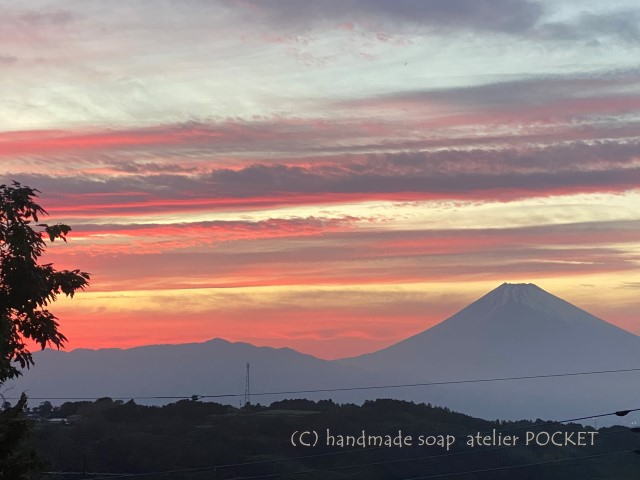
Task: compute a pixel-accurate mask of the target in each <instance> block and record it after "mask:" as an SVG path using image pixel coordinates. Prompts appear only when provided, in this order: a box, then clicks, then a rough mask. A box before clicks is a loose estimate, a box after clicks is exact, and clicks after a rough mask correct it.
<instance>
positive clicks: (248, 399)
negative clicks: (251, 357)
mask: <svg viewBox="0 0 640 480" xmlns="http://www.w3.org/2000/svg"><path fill="white" fill-rule="evenodd" d="M244 404H245V406H247V405H250V404H251V364H249V363H247V375H246V381H245V385H244Z"/></svg>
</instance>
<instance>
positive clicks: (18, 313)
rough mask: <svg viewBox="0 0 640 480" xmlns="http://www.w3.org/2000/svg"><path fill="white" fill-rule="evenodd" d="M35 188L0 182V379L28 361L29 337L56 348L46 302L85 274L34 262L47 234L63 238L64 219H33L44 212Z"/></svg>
mask: <svg viewBox="0 0 640 480" xmlns="http://www.w3.org/2000/svg"><path fill="white" fill-rule="evenodd" d="M38 193H39V191H38V190H36V189H33V188H30V187H27V186H23V185H21V184H20V183H17V182H13V183H12V184H11V185H0V383H3V382H4V381H6V380H8V379H11V378H15V377H17V376H19V375H20V369H24V368H29V367H30V366H31V365H33V363H34V362H33V358H32V355H31V352H30V350H29V346H28V345H29V343H35V344H37V345H38V346H40V347H41V348H42V349H44V348H45V347H47V346H52V347H56V348H60V347H62V346H63V345H64V343H65V341H66V340H67V339H66V337H65V336H64V335H63V334H62V333H61V332H60V331H59V329H58V327H59V324H58V319H57V317H56V316H55V315H54V314H53V313H51V312H50V311H49V309H48V306H49V305H50V304H51V303H52V302H54V301H55V300H56V298H57V297H58V296H59V295H66V296H69V297H72V296H73V295H74V293H75V292H77V291H78V290H82V289H84V288H86V287H87V285H88V282H89V274H88V273H86V272H82V271H80V270H56V269H55V268H54V266H53V264H51V263H45V264H40V263H39V260H40V257H41V256H42V255H43V254H44V253H45V249H46V246H47V240H48V241H50V242H54V241H55V240H58V239H60V240H63V241H65V242H66V240H67V238H66V237H67V234H68V233H69V232H70V231H71V228H70V227H69V226H67V225H62V224H56V225H47V224H42V223H38V222H40V218H41V217H43V216H45V215H47V212H46V210H45V209H44V208H42V207H41V206H40V205H39V204H38V203H37V202H36V200H37V197H38Z"/></svg>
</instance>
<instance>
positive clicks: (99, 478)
mask: <svg viewBox="0 0 640 480" xmlns="http://www.w3.org/2000/svg"><path fill="white" fill-rule="evenodd" d="M638 411H640V407H639V408H632V409H628V410H617V411H614V412H609V413H601V414H596V415H589V416H585V417H580V418H577V419H576V418H571V419H565V420H554V421H551V422H544V423H541V424H537V425H528V426H525V427H520V428H515V429H499V430H496V432H500V433H504V432H510V433H515V432H519V431H523V430H528V429H530V428H539V427H543V426H546V425H548V423H571V422H574V421H577V420H589V419H593V418H602V417H608V416H618V417H623V416H626V415H628V414H630V413H632V412H638ZM626 431H629V429H625V430H619V431H616V432H609V434H613V433H622V432H626ZM633 431H635V430H633ZM485 433H488V432H485ZM506 448H517V447H496V448H489V449H482V450H465V451H462V452H452V453H445V454H439V455H431V456H428V457H420V458H419V459H421V460H428V459H433V458H442V457H451V456H457V455H468V454H472V453H478V452H480V451H482V452H488V451H495V450H504V449H506ZM375 450H386V447H373V448H361V449H351V450H341V451H337V452H324V453H319V454H312V455H303V456H298V457H293V458H287V459H272V460H256V461H251V462H241V463H229V464H220V465H209V466H202V467H191V468H183V469H173V470H162V471H156V472H144V473H112V474H104V473H100V474H93V475H101V476H97V477H96V476H92V477H88V478H91V479H92V480H109V479H112V478H144V477H151V476H160V475H170V474H174V473H205V472H211V471H217V470H224V469H228V468H235V467H244V466H256V465H265V464H271V463H280V462H283V461H298V460H308V459H311V458H320V457H329V456H335V455H344V454H348V453H357V452H371V451H375ZM412 460H418V458H414V459H412ZM399 461H402V460H401V459H398V460H391V461H387V462H385V461H379V462H373V463H368V464H360V465H357V466H352V465H350V466H348V467H346V466H345V467H342V468H356V467H365V466H373V465H380V464H385V463H396V462H399ZM334 469H335V468H334ZM318 471H321V470H318V469H315V470H305V471H300V472H291V473H286V474H283V473H278V474H266V475H263V476H255V477H241V478H270V477H273V476H291V475H300V474H305V473H311V472H318ZM44 474H45V475H50V476H51V475H59V474H61V473H60V472H44ZM66 474H67V475H69V474H78V475H80V474H83V473H81V472H66Z"/></svg>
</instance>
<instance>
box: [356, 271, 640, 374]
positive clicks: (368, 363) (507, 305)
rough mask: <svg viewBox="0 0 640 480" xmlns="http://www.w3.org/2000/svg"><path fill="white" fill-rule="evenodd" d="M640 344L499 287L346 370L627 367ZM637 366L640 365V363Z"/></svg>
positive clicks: (565, 305) (530, 294)
mask: <svg viewBox="0 0 640 480" xmlns="http://www.w3.org/2000/svg"><path fill="white" fill-rule="evenodd" d="M639 352H640V338H638V337H637V336H636V335H633V334H631V333H629V332H626V331H625V330H622V329H620V328H618V327H616V326H614V325H611V324H610V323H607V322H605V321H603V320H600V319H599V318H597V317H595V316H593V315H591V314H590V313H588V312H586V311H584V310H582V309H580V308H578V307H576V306H574V305H572V304H570V303H569V302H566V301H564V300H562V299H560V298H558V297H556V296H555V295H552V294H550V293H548V292H546V291H545V290H543V289H542V288H540V287H538V286H537V285H534V284H531V283H520V284H510V283H504V284H502V285H500V286H499V287H498V288H496V289H494V290H492V291H491V292H489V293H487V294H486V295H484V296H483V297H481V298H479V299H478V300H476V301H475V302H473V303H471V304H470V305H468V306H467V307H465V308H463V309H462V310H460V311H459V312H458V313H456V314H455V315H453V316H451V317H449V318H448V319H446V320H445V321H443V322H441V323H439V324H438V325H435V326H434V327H432V328H429V329H428V330H425V331H423V332H421V333H418V334H417V335H414V336H412V337H410V338H407V339H405V340H403V341H401V342H399V343H397V344H395V345H392V346H390V347H388V348H386V349H383V350H379V351H377V352H374V353H371V354H368V355H363V356H360V357H357V358H353V359H348V360H345V361H346V362H347V363H350V364H355V365H360V366H365V367H367V368H374V369H375V370H377V371H380V370H386V369H388V368H390V367H391V366H392V365H394V364H396V365H398V364H401V365H404V366H406V365H412V364H413V365H423V366H425V365H433V364H439V365H440V369H441V371H442V372H446V373H454V372H455V373H458V372H459V373H462V372H463V371H468V370H469V369H470V368H472V367H473V368H474V369H476V370H478V369H480V368H482V369H483V370H485V371H486V373H489V374H490V373H517V374H523V373H532V372H540V371H541V370H544V369H545V368H546V369H547V371H558V369H561V370H567V369H571V368H572V367H573V368H577V369H582V370H584V368H586V367H594V368H600V369H605V368H624V366H628V360H629V357H630V356H631V357H633V356H635V357H636V358H638V359H639V360H640V357H638V355H637V354H638V353H639ZM639 363H640V362H639Z"/></svg>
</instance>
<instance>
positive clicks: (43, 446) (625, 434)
mask: <svg viewBox="0 0 640 480" xmlns="http://www.w3.org/2000/svg"><path fill="white" fill-rule="evenodd" d="M34 417H36V418H35V420H36V425H35V428H34V436H35V437H36V443H37V447H38V450H39V452H40V454H41V456H42V457H44V459H45V460H46V461H47V462H48V465H47V468H48V469H49V470H50V471H57V472H80V473H82V472H85V471H86V472H119V473H148V472H159V471H164V470H187V471H184V472H173V473H171V474H170V475H167V474H163V475H160V474H158V475H148V476H144V477H139V478H146V479H152V480H153V479H156V478H157V479H166V478H171V479H176V480H177V479H183V480H196V479H210V478H218V479H235V478H247V477H249V478H254V477H255V478H291V479H296V478H300V479H305V480H309V479H311V480H314V479H317V480H321V479H322V480H326V479H368V480H375V479H385V480H388V479H404V478H412V477H420V478H431V476H433V475H439V474H444V473H453V472H464V471H470V470H471V471H473V470H483V469H489V471H488V472H485V473H474V474H468V475H467V476H466V477H465V478H478V479H485V478H486V479H488V478H491V479H497V480H500V479H513V478H518V479H536V480H540V479H563V480H564V479H567V478H580V479H584V480H589V479H616V480H625V479H629V480H631V479H637V478H638V475H639V472H640V455H637V454H634V453H633V452H630V450H634V449H638V448H640V435H638V434H637V433H634V432H632V431H631V430H630V429H628V428H626V427H611V428H607V429H600V430H599V431H597V434H593V432H594V430H593V429H592V428H585V427H583V426H581V425H577V424H569V425H562V424H558V423H553V422H542V421H536V422H529V421H522V422H488V421H485V420H479V419H475V418H472V417H469V416H466V415H462V414H459V413H455V412H452V411H450V410H447V409H442V408H436V407H432V406H430V405H424V404H413V403H407V402H401V401H395V400H377V401H373V402H367V403H365V404H364V405H361V406H357V405H351V404H347V405H337V404H335V403H333V402H331V401H320V402H312V401H308V400H287V401H281V402H277V403H273V404H271V405H270V406H269V407H264V406H246V407H244V408H241V409H238V408H233V407H230V406H226V405H220V404H215V403H207V402H199V401H195V400H194V401H188V400H185V401H180V402H177V403H173V404H170V405H166V406H163V407H151V406H141V405H137V404H135V403H134V402H128V403H123V402H115V401H112V400H110V399H101V400H98V401H96V402H74V403H66V404H63V405H62V406H60V407H57V408H53V409H52V408H49V406H46V407H44V408H40V409H37V414H36V415H34ZM62 419H65V420H62ZM621 420H623V419H621ZM363 429H364V430H365V431H366V434H367V439H366V442H367V448H362V447H361V446H357V445H356V446H355V447H354V446H348V447H347V446H345V447H343V448H340V446H339V444H340V442H341V441H344V442H349V441H356V442H357V439H358V438H360V437H359V436H360V435H361V433H362V430H363ZM493 429H495V430H496V437H499V436H502V437H506V435H507V434H511V435H518V436H520V437H522V440H520V445H517V446H513V447H505V446H498V445H496V446H492V447H476V448H473V449H470V448H469V447H468V446H466V442H467V435H470V434H476V433H477V432H482V433H483V435H484V434H486V433H491V432H492V430H493ZM307 430H308V431H313V430H315V431H317V432H318V436H319V440H318V444H317V445H316V446H315V447H302V446H298V447H294V446H292V445H291V435H292V433H293V432H295V431H307ZM327 430H329V431H330V432H331V433H330V434H331V437H328V436H327ZM399 430H401V431H402V435H403V438H404V439H405V442H406V439H407V438H408V436H409V435H411V437H412V440H411V443H412V446H407V445H406V444H405V445H404V446H402V448H400V447H399V446H398V444H397V443H396V445H392V446H391V447H387V446H384V444H385V443H386V442H387V441H389V442H391V443H393V442H397V435H398V431H399ZM527 431H531V432H535V433H538V432H556V431H562V432H569V433H571V432H573V436H571V437H570V438H572V439H573V440H576V439H578V432H579V431H583V432H585V433H584V434H583V436H582V438H583V440H585V441H587V442H588V439H589V437H593V438H595V445H594V446H566V447H533V446H525V445H523V443H524V436H525V433H526V432H527ZM349 435H351V438H348V436H349ZM386 435H389V436H388V437H387V436H386ZM421 435H422V436H423V437H421ZM440 435H444V436H445V437H440ZM446 435H449V439H451V436H455V437H456V443H455V444H454V445H452V446H450V449H449V450H448V451H447V447H446V445H445V444H446V438H447V437H446ZM296 438H297V437H296ZM421 438H422V440H424V441H429V442H435V443H436V445H434V446H431V447H429V446H424V445H422V446H421V445H419V443H421V442H420V439H421ZM540 438H541V441H544V440H545V438H544V435H543V436H542V437H540ZM559 438H560V437H558V439H559ZM563 438H564V437H563ZM297 440H299V438H297ZM309 440H310V441H313V434H310V435H308V436H307V437H306V438H303V441H305V442H306V441H309ZM327 441H329V443H331V442H333V444H332V445H329V446H327ZM442 441H444V442H445V444H443V443H442ZM376 442H381V443H382V446H380V443H377V444H376ZM616 452H622V453H616ZM601 454H602V455H601ZM242 463H244V464H245V465H238V464H242ZM532 464H533V465H532ZM535 464H538V465H535ZM216 465H217V466H219V467H218V468H217V469H215V470H214V468H213V466H216ZM225 465H226V466H225ZM524 465H527V466H524ZM506 466H512V467H514V468H509V469H502V467H506ZM493 469H495V470H493ZM263 476H265V477H263ZM47 478H51V479H54V480H55V479H71V478H76V479H77V478H90V476H87V475H72V474H67V475H53V476H52V475H49V476H47ZM132 478H136V477H132ZM437 478H448V477H437Z"/></svg>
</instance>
